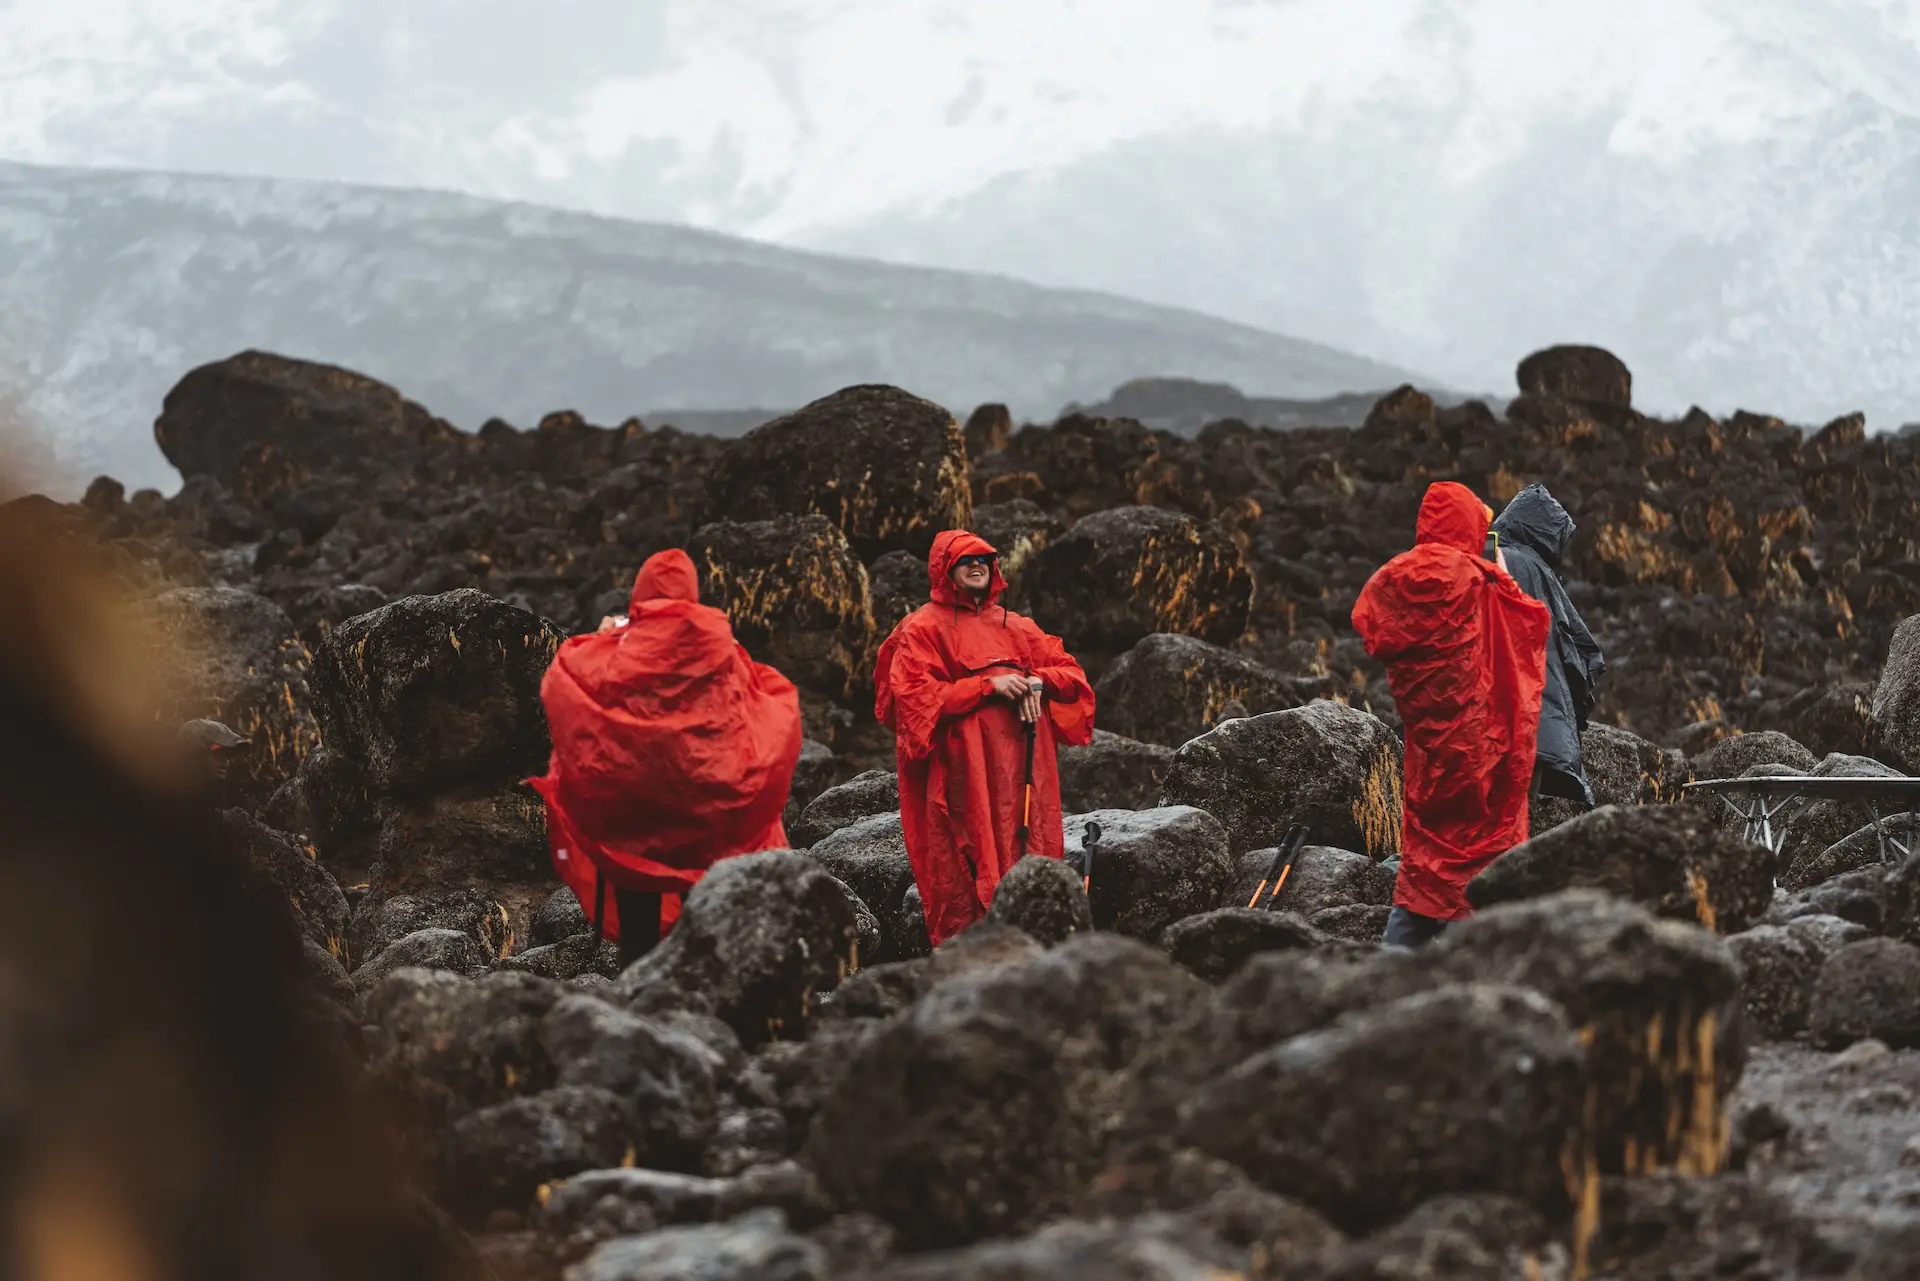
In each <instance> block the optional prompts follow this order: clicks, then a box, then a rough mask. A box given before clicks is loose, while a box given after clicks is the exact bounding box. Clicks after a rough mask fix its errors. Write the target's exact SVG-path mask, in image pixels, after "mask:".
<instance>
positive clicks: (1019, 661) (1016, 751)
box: [874, 530, 1093, 946]
mask: <svg viewBox="0 0 1920 1281" xmlns="http://www.w3.org/2000/svg"><path fill="white" fill-rule="evenodd" d="M993 552H994V549H993V547H992V545H991V544H989V543H987V542H986V541H985V540H984V539H982V538H980V537H978V536H977V535H974V534H970V533H967V532H965V531H963V530H948V531H946V532H944V533H942V534H940V535H939V536H937V537H936V538H935V539H934V541H933V551H932V554H931V555H930V556H929V557H928V560H927V577H928V584H929V595H930V596H931V600H930V601H929V603H927V604H925V605H922V606H921V607H920V608H919V609H918V610H916V611H915V612H914V613H912V614H910V615H908V616H907V617H906V618H905V619H904V620H902V621H901V623H900V625H899V626H898V627H896V628H895V629H894V631H893V634H892V635H891V636H889V637H888V638H887V640H886V643H885V644H883V645H882V646H881V647H880V657H879V661H878V663H877V665H876V667H875V671H874V688H875V699H874V714H875V715H876V716H877V717H878V718H879V719H880V720H881V721H882V722H884V723H885V724H886V726H887V728H889V729H891V730H892V731H893V732H894V754H895V760H896V762H897V764H898V766H899V772H900V824H901V827H902V829H903V830H904V832H905V835H906V841H907V854H908V856H909V857H910V858H911V860H912V862H913V876H914V881H915V883H916V884H918V886H919V887H920V898H921V902H922V903H923V904H924V906H925V909H926V916H927V933H928V935H929V937H931V938H932V940H933V942H934V944H935V945H936V946H937V945H938V944H940V943H943V942H945V941H946V940H947V939H949V938H951V937H953V936H954V935H955V934H958V933H959V932H960V931H961V930H963V929H965V928H966V927H967V926H969V925H971V924H972V923H973V922H974V921H976V920H978V919H979V918H980V917H981V916H982V915H984V914H985V912H986V909H987V905H988V904H990V903H992V902H993V892H994V889H995V887H996V886H998V885H999V883H1000V878H1001V877H1002V876H1004V875H1005V874H1006V872H1007V870H1008V869H1009V868H1011V867H1012V866H1013V864H1014V862H1015V861H1017V859H1018V858H1019V840H1018V828H1019V826H1020V819H1021V806H1022V801H1023V799H1024V796H1025V791H1026V761H1027V755H1026V744H1027V737H1026V726H1025V725H1023V724H1022V723H1021V721H1020V718H1019V715H1018V713H1017V712H1016V711H1015V709H1014V706H1013V704H1011V703H1009V702H1007V701H1006V700H1005V699H999V698H993V697H990V696H989V692H988V691H989V686H988V683H989V680H990V678H991V677H992V676H993V675H995V674H996V673H1001V672H1024V673H1028V674H1030V675H1033V676H1038V677H1039V678H1040V680H1041V681H1042V682H1043V683H1044V684H1045V685H1046V689H1047V702H1046V703H1045V708H1046V714H1045V715H1044V716H1042V717H1041V718H1040V721H1039V724H1038V725H1037V726H1036V727H1035V737H1034V753H1033V784H1034V786H1033V812H1032V815H1031V819H1030V825H1031V831H1030V833H1029V836H1028V840H1027V852H1028V853H1030V854H1037V855H1041V856H1042V857H1046V858H1059V857H1060V855H1061V853H1062V852H1063V851H1064V848H1065V844H1066V842H1065V837H1064V834H1063V831H1062V827H1061V815H1060V775H1059V766H1058V759H1057V757H1056V755H1055V753H1056V751H1057V749H1058V747H1059V745H1060V744H1061V743H1069V744H1077V745H1084V744H1086V743H1090V742H1092V741H1093V687H1092V685H1090V684H1089V683H1088V682H1087V676H1086V673H1085V672H1084V671H1082V670H1081V669H1080V664H1079V663H1078V662H1076V661H1075V660H1074V658H1073V657H1072V656H1071V655H1070V654H1068V653H1067V651H1066V648H1065V646H1063V645H1062V644H1061V643H1060V641H1059V639H1058V638H1057V637H1054V636H1049V635H1048V634H1047V633H1046V632H1044V631H1042V630H1041V629H1040V626H1039V625H1038V624H1037V623H1035V622H1034V621H1033V620H1032V619H1030V618H1027V617H1026V616H1025V615H1022V614H1015V613H1012V612H1010V611H1009V610H1007V609H1006V608H1004V607H1003V606H1001V605H1000V604H999V603H998V601H999V598H1000V594H1001V593H1002V592H1003V591H1004V590H1005V589H1006V582H1005V580H1004V579H1002V578H1001V576H1000V569H999V566H998V565H997V564H996V565H995V566H994V571H993V583H992V587H991V588H990V590H989V593H988V599H987V601H986V602H985V603H975V602H972V601H963V600H962V599H961V597H960V593H959V592H958V590H957V589H956V588H955V587H954V585H953V580H952V578H951V577H950V575H951V573H952V570H953V566H954V562H956V561H958V560H959V559H960V558H961V557H962V556H971V555H992V554H993Z"/></svg>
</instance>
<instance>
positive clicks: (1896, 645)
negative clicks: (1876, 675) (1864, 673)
mask: <svg viewBox="0 0 1920 1281" xmlns="http://www.w3.org/2000/svg"><path fill="white" fill-rule="evenodd" d="M1873 719H1874V721H1875V723H1876V724H1877V725H1878V726H1879V728H1880V732H1881V735H1882V736H1883V738H1884V739H1885V741H1886V743H1887V744H1888V746H1890V747H1892V748H1893V749H1894V750H1895V751H1897V752H1898V753H1899V754H1900V755H1901V757H1902V758H1904V759H1905V760H1907V761H1910V762H1914V763H1917V764H1920V617H1915V618H1908V619H1904V620H1902V622H1901V623H1900V626H1899V627H1897V628H1895V629H1894V633H1893V643H1892V644H1891V645H1890V646H1889V647H1888V650H1887V665H1886V666H1885V667H1884V668H1882V669H1881V672H1880V682H1879V684H1878V685H1876V686H1874V690H1873Z"/></svg>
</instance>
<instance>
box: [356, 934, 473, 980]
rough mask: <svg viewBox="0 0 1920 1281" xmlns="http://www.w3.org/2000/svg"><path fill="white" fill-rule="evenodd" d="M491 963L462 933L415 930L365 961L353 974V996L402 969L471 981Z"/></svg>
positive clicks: (470, 936)
mask: <svg viewBox="0 0 1920 1281" xmlns="http://www.w3.org/2000/svg"><path fill="white" fill-rule="evenodd" d="M491 959H492V958H491V957H489V956H488V955H487V954H486V951H485V950H484V949H482V948H481V946H480V943H479V941H478V940H477V939H475V938H474V937H473V935H472V934H470V933H468V932H466V931H465V930H448V929H425V930H416V931H414V932H413V933H412V934H408V935H406V936H404V937H402V938H399V939H396V940H395V941H394V942H392V943H389V944H388V945H387V946H386V947H383V948H381V949H380V951H379V952H378V953H376V954H375V955H373V956H371V957H369V958H367V960H366V961H365V962H364V963H363V964H361V965H360V967H359V968H358V969H356V970H354V972H353V986H354V990H355V991H357V992H370V991H372V990H373V989H374V988H375V987H376V986H378V985H379V983H380V981H381V980H382V979H384V978H386V977H387V976H388V975H389V974H392V973H394V972H395V971H397V970H404V969H422V970H444V971H446V972H447V973H449V974H464V975H467V976H468V977H472V976H473V975H476V974H479V973H481V972H483V971H484V970H485V969H486V968H487V964H488V962H489V961H490V960H491Z"/></svg>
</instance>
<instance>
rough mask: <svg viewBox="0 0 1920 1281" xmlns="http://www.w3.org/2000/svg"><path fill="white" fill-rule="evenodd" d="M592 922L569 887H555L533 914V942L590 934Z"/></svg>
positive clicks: (543, 942)
mask: <svg viewBox="0 0 1920 1281" xmlns="http://www.w3.org/2000/svg"><path fill="white" fill-rule="evenodd" d="M592 932H593V922H592V921H590V920H588V919H587V912H586V909H585V908H583V907H581V906H580V900H579V898H578V897H576V896H575V894H574V892H573V891H572V890H570V889H565V888H562V889H557V890H555V891H554V892H553V893H551V894H549V895H548V896H547V901H546V902H545V903H542V904H541V905H540V909H539V910H538V911H537V912H535V913H534V914H533V942H534V944H535V945H536V946H540V945H544V944H547V943H558V942H560V941H561V940H563V939H570V938H572V937H573V936H574V935H576V934H591V933H592Z"/></svg>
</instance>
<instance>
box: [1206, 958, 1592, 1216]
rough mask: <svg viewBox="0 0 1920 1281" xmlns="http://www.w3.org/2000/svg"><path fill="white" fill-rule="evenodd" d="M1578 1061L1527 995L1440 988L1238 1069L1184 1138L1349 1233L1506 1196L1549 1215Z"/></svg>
mask: <svg viewBox="0 0 1920 1281" xmlns="http://www.w3.org/2000/svg"><path fill="white" fill-rule="evenodd" d="M1583 1061H1584V1055H1583V1052H1582V1050H1581V1046H1580V1042H1579V1041H1578V1040H1577V1039H1576V1038H1575V1036H1574V1033H1573V1029H1572V1028H1571V1027H1570V1026H1569V1024H1568V1022H1567V1018H1566V1015H1565V1014H1564V1013H1562V1011H1561V1010H1560V1009H1559V1008H1558V1007H1557V1006H1555V1005H1554V1004H1553V1003H1552V1002H1550V1001H1548V1000H1546V999H1545V998H1543V997H1541V996H1540V995H1539V994H1538V993H1536V992H1533V991H1530V990H1527V989H1524V988H1510V987H1489V986H1464V987H1446V988H1441V989H1439V990H1437V991H1433V992H1428V993H1422V994H1420V995H1416V996H1412V997H1408V998H1405V999H1403V1000H1399V1001H1394V1002H1391V1003H1388V1004H1385V1005H1382V1006H1380V1007H1379V1008H1377V1009H1372V1010H1366V1011H1362V1012H1359V1013H1356V1014H1353V1015H1349V1016H1348V1017H1346V1018H1344V1019H1342V1020H1340V1021H1338V1022H1336V1023H1335V1024H1333V1025H1332V1026H1331V1027H1328V1028H1326V1029H1324V1030H1322V1031H1318V1032H1312V1033H1308V1034H1306V1035H1303V1036H1299V1037H1296V1038H1294V1039H1292V1040H1290V1041H1287V1042H1285V1043H1284V1044H1281V1045H1279V1046H1276V1047H1274V1048H1273V1049H1270V1050H1267V1051H1264V1052H1262V1053H1260V1054H1257V1055H1255V1056H1254V1057H1252V1058H1250V1059H1248V1060H1247V1061H1245V1062H1244V1063H1242V1064H1240V1065H1239V1066H1238V1067H1236V1068H1234V1069H1233V1070H1232V1071H1230V1072H1228V1073H1227V1074H1226V1075H1225V1076H1222V1077H1220V1078H1218V1079H1216V1080H1214V1081H1212V1082H1210V1083H1209V1084H1208V1085H1206V1086H1205V1087H1203V1088H1202V1089H1201V1090H1200V1092H1199V1093H1198V1094H1197V1095H1196V1096H1195V1097H1194V1098H1193V1099H1192V1100H1191V1102H1190V1103H1189V1104H1188V1105H1187V1106H1186V1107H1184V1108H1183V1109H1182V1119H1181V1131H1180V1133H1181V1139H1182V1141H1184V1142H1187V1143H1191V1144H1193V1145H1194V1146H1196V1147H1199V1148H1201V1149H1202V1150H1203V1151H1207V1152H1211V1153H1213V1154H1214V1155H1216V1156H1219V1157H1222V1158H1224V1159H1226V1160H1229V1161H1232V1162H1233V1163H1234V1164H1236V1165H1238V1166H1240V1167H1241V1168H1242V1169H1244V1170H1246V1171H1247V1172H1248V1173H1249V1174H1251V1175H1252V1176H1253V1177H1254V1178H1255V1179H1257V1180H1258V1181H1259V1182H1261V1183H1262V1184H1263V1185H1265V1186H1267V1187H1269V1188H1272V1189H1273V1190H1274V1191H1276V1192H1280V1193H1282V1194H1284V1195H1288V1196H1294V1197H1298V1198H1299V1199H1300V1200H1302V1201H1305V1202H1306V1203H1307V1204H1308V1205H1311V1206H1313V1207H1314V1208H1315V1209H1317V1210H1319V1211H1321V1212H1322V1213H1323V1214H1325V1215H1327V1217H1328V1218H1330V1219H1332V1220H1333V1222H1334V1223H1336V1224H1338V1225H1341V1226H1342V1227H1345V1228H1348V1229H1349V1230H1353V1229H1365V1228H1372V1227H1377V1226H1380V1225H1381V1224H1383V1223H1385V1222H1388V1221H1391V1220H1392V1219H1393V1218H1395V1217H1397V1216H1400V1215H1403V1214H1405V1213H1407V1212H1408V1211H1410V1210H1412V1209H1413V1208H1414V1207H1415V1206H1417V1205H1419V1204H1420V1203H1421V1202H1422V1201H1425V1200H1427V1199H1428V1198H1430V1197H1435V1196H1442V1195H1446V1194H1449V1193H1472V1192H1498V1193H1505V1194H1508V1195H1511V1196H1514V1197H1517V1198H1519V1199H1521V1200H1524V1201H1526V1202H1528V1203H1529V1204H1532V1205H1535V1206H1537V1207H1538V1208H1540V1209H1541V1210H1542V1211H1543V1212H1546V1213H1549V1214H1553V1215H1555V1216H1556V1217H1557V1216H1558V1215H1559V1214H1562V1213H1564V1212H1565V1210H1566V1206H1567V1201H1566V1197H1567V1191H1566V1185H1565V1182H1564V1180H1563V1179H1562V1178H1561V1176H1560V1162H1561V1157H1562V1153H1563V1152H1564V1151H1566V1150H1568V1148H1569V1145H1570V1144H1572V1143H1573V1142H1574V1141H1575V1140H1576V1138H1577V1136H1578V1134H1579V1131H1580V1115H1581V1100H1582V1098H1583V1096H1584V1094H1585V1085H1584V1081H1583ZM1389 1097H1391V1098H1392V1099H1393V1100H1394V1102H1393V1103H1392V1104H1391V1105H1386V1104H1384V1102H1383V1101H1384V1100H1385V1099H1387V1098H1389Z"/></svg>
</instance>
